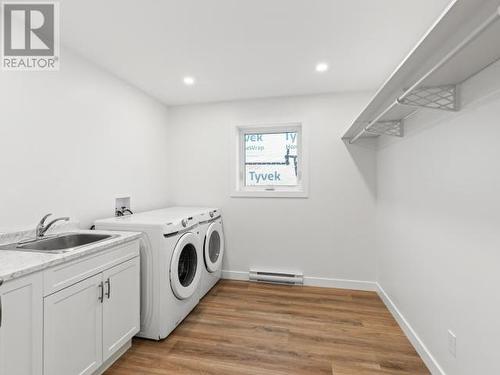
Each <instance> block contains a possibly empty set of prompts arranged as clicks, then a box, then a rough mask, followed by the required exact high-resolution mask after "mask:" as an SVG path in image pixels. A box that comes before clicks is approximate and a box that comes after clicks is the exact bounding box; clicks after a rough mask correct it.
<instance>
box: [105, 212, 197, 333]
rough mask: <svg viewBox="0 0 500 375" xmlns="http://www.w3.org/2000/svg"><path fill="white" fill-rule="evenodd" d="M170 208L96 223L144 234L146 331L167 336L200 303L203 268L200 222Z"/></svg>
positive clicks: (143, 325) (143, 316) (143, 310)
mask: <svg viewBox="0 0 500 375" xmlns="http://www.w3.org/2000/svg"><path fill="white" fill-rule="evenodd" d="M183 212H184V211H183V210H176V209H175V208H166V209H160V210H154V211H148V212H142V213H136V214H134V215H127V216H121V217H114V218H110V219H103V220H97V221H96V222H95V226H96V229H100V230H120V231H134V232H142V233H143V234H144V236H143V244H142V246H141V331H140V332H139V334H138V336H140V337H144V338H149V339H154V340H160V339H163V338H165V337H167V336H168V335H169V334H170V332H172V331H173V330H174V329H175V327H177V325H178V324H179V323H180V322H181V321H182V320H183V319H184V318H185V317H186V316H187V315H188V314H189V312H190V311H191V310H192V309H193V308H194V307H195V306H196V305H197V304H198V302H199V286H200V281H201V275H202V271H203V269H204V268H205V266H204V265H203V253H202V245H201V243H200V234H199V226H198V221H197V220H196V219H195V218H194V216H191V215H185V214H183Z"/></svg>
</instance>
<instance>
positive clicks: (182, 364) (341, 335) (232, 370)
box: [105, 280, 429, 375]
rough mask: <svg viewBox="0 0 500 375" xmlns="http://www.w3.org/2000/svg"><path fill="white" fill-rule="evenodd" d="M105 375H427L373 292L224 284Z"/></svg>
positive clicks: (139, 343)
mask: <svg viewBox="0 0 500 375" xmlns="http://www.w3.org/2000/svg"><path fill="white" fill-rule="evenodd" d="M105 374H106V375H132V374H134V375H164V374H179V375H185V374H207V375H208V374H210V375H211V374H213V375H215V374H216V375H257V374H269V375H294V374H297V375H299V374H301V375H302V374H318V375H321V374H329V375H332V374H334V375H347V374H356V375H368V374H370V375H371V374H429V371H428V370H427V368H426V367H425V365H424V363H423V362H422V360H421V359H420V357H419V356H418V355H417V353H416V352H415V350H414V349H413V347H412V346H411V345H410V343H409V341H408V340H407V338H406V337H405V335H404V334H403V332H402V331H401V329H400V328H399V326H398V325H397V323H396V321H395V320H394V319H393V317H392V316H391V314H390V313H389V311H388V310H387V308H386V307H385V306H384V304H383V302H382V301H381V300H380V298H379V297H378V296H377V294H376V293H374V292H360V291H353V290H342V289H328V288H315V287H300V286H281V285H271V284H257V283H249V282H243V281H228V280H223V281H221V282H220V283H219V284H218V285H217V286H216V287H215V288H214V289H212V291H211V292H210V293H209V294H208V295H207V296H206V297H205V298H204V299H203V300H202V301H201V302H200V304H199V305H198V307H197V308H196V309H195V310H194V311H193V312H192V313H191V314H190V315H189V316H188V317H187V318H186V320H185V321H184V322H183V323H182V324H181V325H180V326H179V327H178V328H177V329H176V330H175V331H174V332H173V333H172V334H171V335H170V336H169V337H168V338H167V339H166V340H163V341H160V342H155V341H149V340H141V339H135V340H134V343H133V346H132V348H131V349H130V350H129V351H128V352H127V353H126V354H125V355H124V356H123V357H121V358H120V359H119V360H118V361H117V362H116V363H115V364H114V365H113V366H112V367H111V368H110V369H109V370H108V371H106V373H105Z"/></svg>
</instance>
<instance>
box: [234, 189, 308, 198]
mask: <svg viewBox="0 0 500 375" xmlns="http://www.w3.org/2000/svg"><path fill="white" fill-rule="evenodd" d="M308 197H309V194H308V193H307V191H304V190H275V191H260V190H255V191H249V190H235V191H232V192H231V198H308Z"/></svg>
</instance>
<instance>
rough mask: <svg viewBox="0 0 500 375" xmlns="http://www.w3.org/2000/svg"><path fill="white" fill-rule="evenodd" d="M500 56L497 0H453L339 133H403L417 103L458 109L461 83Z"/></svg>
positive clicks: (499, 5) (357, 136) (354, 138)
mask: <svg viewBox="0 0 500 375" xmlns="http://www.w3.org/2000/svg"><path fill="white" fill-rule="evenodd" d="M499 59H500V1H499V0H455V1H454V2H452V3H451V4H450V5H449V6H448V8H447V9H446V11H445V12H444V13H443V15H442V16H441V17H440V18H439V19H438V21H437V22H436V23H435V24H434V25H433V27H432V28H431V29H430V30H429V31H428V32H427V34H426V35H425V36H424V37H423V38H422V39H421V41H420V42H419V43H418V45H417V46H416V47H415V48H414V49H413V50H412V52H411V53H410V54H409V55H408V56H407V57H406V59H405V60H404V61H403V62H402V63H401V64H400V65H399V67H398V68H397V69H396V71H395V72H394V73H393V74H392V75H391V76H390V78H389V79H388V80H387V81H386V82H385V83H384V84H383V85H382V87H381V88H380V89H379V90H378V91H377V93H376V94H375V96H374V97H373V98H372V100H371V101H370V103H369V104H368V105H367V107H366V108H365V109H364V110H363V111H362V112H361V113H360V115H359V116H358V117H357V119H356V120H355V121H354V122H353V123H352V125H351V126H350V127H349V129H348V130H347V131H346V133H345V134H344V136H343V137H342V138H343V139H345V140H348V141H349V143H354V142H356V141H357V140H358V139H360V138H362V137H374V136H379V135H390V136H397V137H402V136H404V122H405V119H406V118H407V117H409V116H411V115H412V114H413V113H415V112H416V111H417V110H419V109H421V108H425V109H432V110H445V111H458V110H460V95H459V93H460V84H461V83H462V82H464V81H466V80H467V79H469V78H470V77H472V76H474V75H475V74H477V73H479V72H480V71H482V70H483V69H484V68H486V67H488V66H489V65H491V64H492V63H494V62H496V61H498V60H499Z"/></svg>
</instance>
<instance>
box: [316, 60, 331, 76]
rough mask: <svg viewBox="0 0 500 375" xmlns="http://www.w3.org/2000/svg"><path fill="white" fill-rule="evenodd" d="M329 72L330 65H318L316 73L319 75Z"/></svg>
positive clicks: (321, 63)
mask: <svg viewBox="0 0 500 375" xmlns="http://www.w3.org/2000/svg"><path fill="white" fill-rule="evenodd" d="M327 70H328V64H327V63H325V62H320V63H317V64H316V71H317V72H319V73H323V72H326V71H327Z"/></svg>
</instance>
